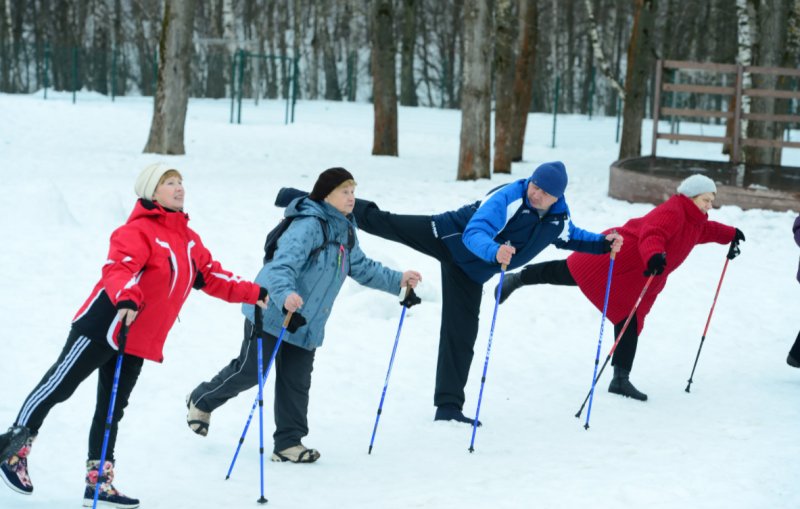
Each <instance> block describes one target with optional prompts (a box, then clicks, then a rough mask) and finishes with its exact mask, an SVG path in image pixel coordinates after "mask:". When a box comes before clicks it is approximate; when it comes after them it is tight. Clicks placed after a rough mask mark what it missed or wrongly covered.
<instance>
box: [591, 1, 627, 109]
mask: <svg viewBox="0 0 800 509" xmlns="http://www.w3.org/2000/svg"><path fill="white" fill-rule="evenodd" d="M584 5H585V6H586V11H587V12H588V13H589V38H590V39H591V41H592V49H593V54H594V61H595V65H596V66H598V67H599V68H600V72H602V73H603V76H605V77H606V79H607V80H608V81H609V83H611V86H612V87H613V88H614V90H616V91H617V94H618V95H619V97H620V99H622V100H623V101H624V100H625V89H623V88H622V85H620V83H619V81H618V80H617V77H616V76H614V73H613V71H612V70H611V66H610V65H609V64H608V59H606V56H605V53H603V47H602V45H601V44H600V35H599V34H598V33H597V20H596V19H595V17H594V7H593V6H592V0H584Z"/></svg>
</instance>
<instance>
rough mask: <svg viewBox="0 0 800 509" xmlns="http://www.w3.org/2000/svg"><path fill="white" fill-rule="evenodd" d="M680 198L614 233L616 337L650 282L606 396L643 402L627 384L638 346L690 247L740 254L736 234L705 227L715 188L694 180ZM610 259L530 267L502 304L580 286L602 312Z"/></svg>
mask: <svg viewBox="0 0 800 509" xmlns="http://www.w3.org/2000/svg"><path fill="white" fill-rule="evenodd" d="M677 191H678V194H676V195H674V196H672V197H671V198H670V199H668V200H667V201H666V202H664V203H662V204H661V205H659V206H658V207H656V208H654V209H653V210H652V211H650V212H649V213H648V214H646V215H645V216H643V217H637V218H635V219H631V220H629V221H628V222H627V223H625V224H624V225H623V226H621V227H617V228H612V229H610V230H607V231H606V232H604V233H608V232H612V231H616V232H617V233H619V234H620V235H622V238H624V239H625V247H623V249H622V250H621V251H620V252H619V253H618V254H617V256H616V261H615V262H614V274H613V278H614V279H613V282H612V284H611V294H610V296H609V299H608V310H607V316H608V318H609V320H611V322H612V323H614V332H615V337H617V336H619V334H620V332H621V331H622V327H623V326H624V324H625V321H626V319H627V318H628V314H629V313H630V312H631V310H632V309H633V306H634V304H635V303H636V299H637V298H638V297H639V295H640V294H641V292H642V289H643V288H644V285H645V283H646V281H647V279H648V278H649V277H650V276H651V275H652V276H654V277H653V279H652V281H651V282H650V286H649V287H648V288H647V292H645V294H644V296H643V297H642V301H641V303H640V304H639V307H638V308H637V310H636V314H635V315H634V316H633V317H632V318H631V322H630V324H629V325H628V328H627V329H626V330H625V333H624V334H623V336H622V339H621V340H620V342H619V344H618V345H617V348H616V350H615V351H614V357H613V360H612V362H611V363H612V365H613V366H614V377H613V379H612V380H611V384H610V385H609V387H608V391H609V392H612V393H615V394H621V395H623V396H627V397H631V398H634V399H638V400H641V401H646V400H647V395H646V394H644V393H642V392H640V391H639V390H637V389H636V387H634V386H633V384H632V383H631V382H630V380H629V375H630V371H631V368H632V366H633V358H634V356H635V355H636V344H637V342H638V339H639V334H641V332H642V329H643V328H644V320H645V317H646V316H647V313H649V312H650V308H651V307H652V306H653V303H654V302H655V300H656V297H658V294H659V293H661V290H662V289H663V288H664V285H666V283H667V277H668V276H669V275H670V274H671V273H672V272H673V271H674V270H675V269H677V268H678V267H680V265H681V264H682V263H683V261H684V260H686V257H687V256H689V253H691V251H692V249H693V248H694V246H696V245H697V244H705V243H708V242H716V243H718V244H727V243H730V249H729V250H728V258H730V259H733V258H734V257H735V256H736V255H738V254H739V248H738V245H739V242H740V241H743V240H744V234H743V233H742V232H741V231H740V230H739V229H737V228H733V227H732V226H726V225H724V224H721V223H717V222H715V221H709V219H708V211H709V210H711V207H712V205H713V203H714V198H715V197H716V193H717V186H716V185H715V184H714V181H713V180H711V179H710V178H708V177H706V176H704V175H692V176H691V177H689V178H687V179H686V180H684V181H683V182H681V184H680V185H679V186H678V189H677ZM608 265H609V258H607V257H605V256H591V255H586V254H584V253H574V254H572V255H570V256H569V257H567V259H566V260H557V261H551V262H544V263H537V264H534V265H528V266H526V267H525V268H524V269H523V270H521V271H520V272H517V273H514V274H509V275H507V276H506V278H505V281H504V283H503V289H502V294H501V296H500V302H503V301H505V299H506V298H508V296H509V295H510V294H511V292H513V291H514V290H516V289H517V288H519V287H520V286H524V285H535V284H543V283H544V284H553V285H568V286H576V285H577V286H578V287H579V288H580V289H581V291H582V292H583V293H584V295H586V297H587V298H588V299H589V300H590V301H591V302H592V304H594V305H595V306H596V307H597V309H600V310H602V309H603V303H604V300H605V291H606V282H607V277H608Z"/></svg>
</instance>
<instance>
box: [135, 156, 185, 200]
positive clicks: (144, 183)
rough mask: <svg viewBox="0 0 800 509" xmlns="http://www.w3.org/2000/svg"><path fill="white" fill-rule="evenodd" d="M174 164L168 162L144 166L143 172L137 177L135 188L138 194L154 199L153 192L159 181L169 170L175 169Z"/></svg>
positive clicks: (140, 196) (146, 198)
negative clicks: (170, 164)
mask: <svg viewBox="0 0 800 509" xmlns="http://www.w3.org/2000/svg"><path fill="white" fill-rule="evenodd" d="M174 169H175V168H173V167H172V166H169V165H167V164H166V163H153V164H148V165H147V166H145V167H144V169H143V170H142V172H141V173H140V174H139V176H138V177H137V178H136V184H135V185H134V186H133V190H134V191H136V196H138V197H139V198H144V199H145V200H152V199H153V194H155V192H156V187H158V181H159V180H161V177H162V176H163V175H164V174H165V173H167V172H168V171H169V170H174Z"/></svg>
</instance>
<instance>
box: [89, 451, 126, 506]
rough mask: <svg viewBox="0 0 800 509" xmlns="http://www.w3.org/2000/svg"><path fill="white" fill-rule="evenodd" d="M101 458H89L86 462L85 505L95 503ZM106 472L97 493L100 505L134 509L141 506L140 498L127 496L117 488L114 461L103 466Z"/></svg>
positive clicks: (98, 504)
mask: <svg viewBox="0 0 800 509" xmlns="http://www.w3.org/2000/svg"><path fill="white" fill-rule="evenodd" d="M99 465H100V460H89V461H87V462H86V489H85V490H84V491H83V506H84V507H92V505H94V490H95V486H96V484H97V480H98V479H97V471H98V466H99ZM103 473H104V474H105V475H104V476H103V477H101V478H100V492H99V493H98V494H97V506H98V507H114V508H117V509H133V508H135V507H139V500H138V499H136V498H131V497H126V496H125V495H123V494H122V493H120V492H119V490H117V489H116V488H115V487H114V485H113V484H112V482H113V481H114V463H113V462H112V461H106V463H105V466H104V468H103Z"/></svg>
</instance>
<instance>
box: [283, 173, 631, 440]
mask: <svg viewBox="0 0 800 509" xmlns="http://www.w3.org/2000/svg"><path fill="white" fill-rule="evenodd" d="M566 187H567V171H566V168H565V167H564V164H563V163H562V162H560V161H554V162H549V163H544V164H542V165H540V166H539V167H538V168H536V170H535V171H534V172H533V174H532V175H531V176H530V177H529V178H527V179H520V180H517V181H515V182H511V183H509V184H506V185H504V186H501V187H499V188H497V189H495V190H494V191H492V192H491V193H490V194H489V195H488V196H487V197H486V198H485V199H484V200H483V201H477V202H475V203H471V204H469V205H465V206H463V207H461V208H459V209H457V210H453V211H449V212H444V213H442V214H436V215H434V216H426V215H399V214H392V213H390V212H385V211H382V210H380V209H379V208H378V206H377V205H375V203H373V202H368V201H365V200H356V205H355V209H354V210H353V216H354V217H355V220H356V223H357V224H358V227H359V228H360V229H361V230H363V231H365V232H367V233H371V234H373V235H377V236H378V237H382V238H384V239H388V240H392V241H395V242H399V243H401V244H405V245H406V246H409V247H411V248H412V249H415V250H416V251H419V252H421V253H424V254H427V255H429V256H432V257H434V258H436V259H437V260H439V262H440V263H441V269H442V321H441V329H440V332H439V359H438V364H437V368H436V389H435V392H434V398H433V402H434V405H436V407H437V409H436V415H435V417H434V420H437V421H449V420H454V421H458V422H465V423H469V424H472V422H473V419H470V418H468V417H466V416H464V414H463V411H462V408H463V406H464V387H465V386H466V384H467V376H468V375H469V368H470V365H471V364H472V357H473V354H474V352H473V347H474V346H475V340H476V338H477V335H478V317H479V313H480V305H481V296H482V293H483V284H484V283H485V282H486V281H488V280H489V279H491V277H492V276H494V275H495V274H498V273H499V272H500V270H501V266H502V265H507V269H508V270H513V269H515V268H517V267H521V266H523V265H525V264H526V263H528V262H530V261H531V260H532V259H533V258H534V257H535V256H536V255H537V254H539V253H540V252H541V251H542V250H543V249H544V248H546V247H547V246H549V245H550V244H553V245H555V246H556V247H558V248H561V249H569V250H572V251H581V252H587V253H595V254H603V253H608V252H610V251H611V249H612V248H613V249H614V250H615V251H618V250H619V248H620V247H621V246H622V237H621V236H619V235H618V234H610V235H607V236H605V237H604V236H603V235H601V234H598V233H591V232H587V231H585V230H582V229H580V228H578V227H576V226H575V225H574V224H572V221H571V219H570V214H569V207H568V206H567V202H566V200H565V198H564V190H565V189H566ZM297 193H299V191H297V190H294V189H283V190H281V192H279V194H278V198H277V200H276V203H275V204H276V205H279V206H286V204H288V201H289V198H291V197H294V196H297Z"/></svg>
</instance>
